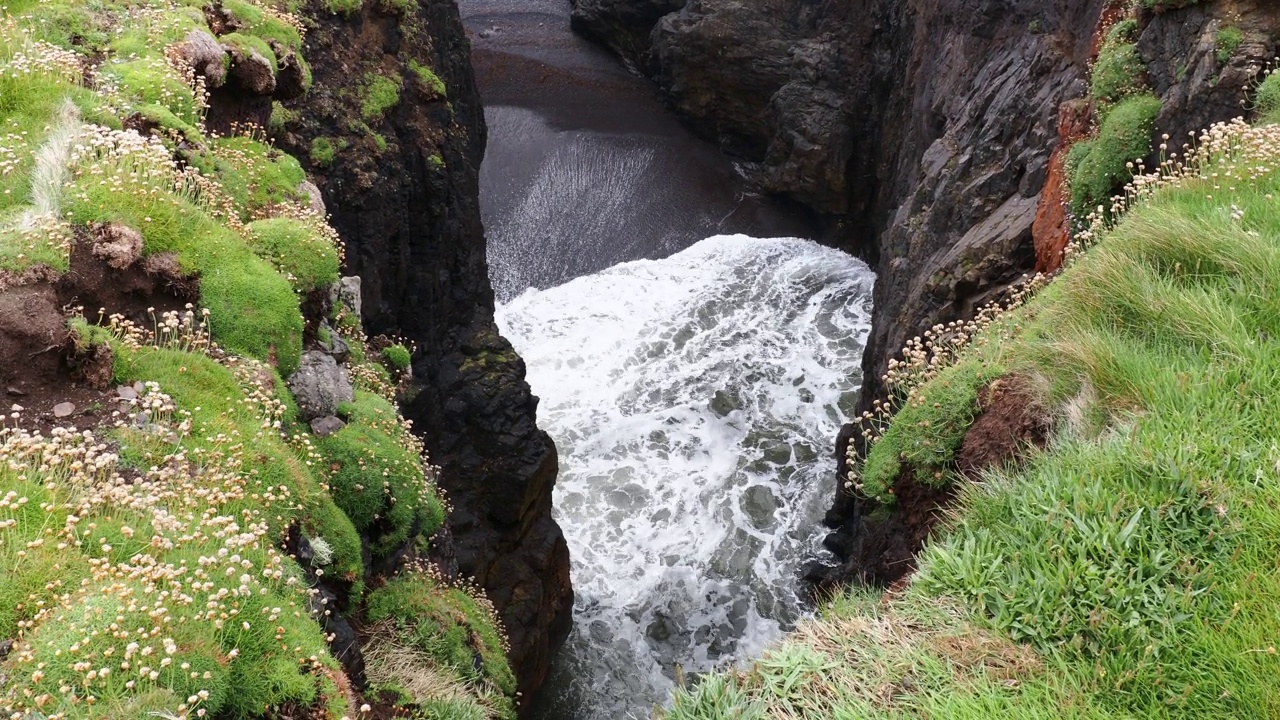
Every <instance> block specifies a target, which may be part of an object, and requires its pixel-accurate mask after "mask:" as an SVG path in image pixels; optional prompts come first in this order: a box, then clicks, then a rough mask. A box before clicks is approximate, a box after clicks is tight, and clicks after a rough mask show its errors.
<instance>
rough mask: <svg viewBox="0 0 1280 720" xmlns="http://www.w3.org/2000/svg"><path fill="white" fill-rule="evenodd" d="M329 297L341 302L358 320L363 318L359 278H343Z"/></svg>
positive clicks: (335, 285)
mask: <svg viewBox="0 0 1280 720" xmlns="http://www.w3.org/2000/svg"><path fill="white" fill-rule="evenodd" d="M329 295H330V297H332V298H333V299H335V300H340V301H341V302H342V304H343V305H346V306H347V309H349V310H350V311H351V312H352V314H354V315H355V316H356V317H357V318H359V317H361V307H360V278H359V277H357V276H351V277H344V278H342V279H341V280H339V281H338V282H337V283H335V284H334V286H333V289H332V290H330V292H329Z"/></svg>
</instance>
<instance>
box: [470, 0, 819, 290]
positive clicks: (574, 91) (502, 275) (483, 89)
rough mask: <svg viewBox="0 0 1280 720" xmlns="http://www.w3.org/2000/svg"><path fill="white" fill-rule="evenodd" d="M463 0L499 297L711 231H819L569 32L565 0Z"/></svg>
mask: <svg viewBox="0 0 1280 720" xmlns="http://www.w3.org/2000/svg"><path fill="white" fill-rule="evenodd" d="M459 4H460V7H461V9H462V15H463V20H464V23H465V24H466V27H467V30H468V34H469V36H470V38H471V43H472V53H473V58H474V62H475V66H476V75H477V80H478V82H479V86H480V94H481V97H482V99H483V101H484V104H485V117H486V119H487V121H488V125H489V144H488V150H487V154H486V156H485V162H484V164H483V166H482V167H481V171H480V206H481V212H482V214H483V216H484V222H485V229H486V232H487V234H488V238H489V266H490V271H489V274H490V277H491V279H492V280H493V285H494V290H495V291H496V293H497V295H498V300H499V301H500V302H505V301H507V300H509V299H511V298H513V297H514V296H516V295H518V294H519V293H520V292H522V291H523V290H525V289H526V288H529V287H536V288H547V287H552V286H555V285H559V284H561V283H563V282H565V281H567V280H570V279H573V278H575V277H579V276H582V275H587V274H590V273H593V272H596V271H599V270H602V269H604V268H607V267H610V266H613V265H615V264H617V263H619V262H625V261H628V260H638V259H658V258H663V257H667V256H669V255H672V254H674V253H676V252H678V251H680V250H683V249H685V248H687V247H689V246H691V245H693V244H694V243H695V242H697V241H699V240H702V239H703V238H706V237H709V236H712V235H719V234H736V233H741V234H745V235H751V236H755V237H812V236H813V234H814V233H813V228H812V226H811V224H810V222H809V221H808V218H807V217H806V216H805V215H804V214H803V213H802V212H800V211H799V210H798V209H797V208H795V207H792V206H790V205H789V204H784V203H782V202H781V201H778V200H775V199H772V198H767V197H761V196H760V195H758V194H755V193H752V192H750V191H748V190H747V188H746V185H745V183H744V182H743V180H742V178H741V177H740V176H739V174H738V171H737V169H736V168H735V166H734V163H733V162H732V161H731V160H730V159H729V158H727V157H725V156H724V155H722V154H721V153H720V152H719V151H718V149H717V148H716V147H715V146H714V145H712V144H711V143H708V142H706V141H703V140H701V139H698V138H696V137H694V136H693V135H691V134H690V133H689V132H688V131H687V130H686V129H685V128H684V127H683V126H682V125H681V124H680V122H679V121H678V120H676V118H675V117H674V116H673V115H672V114H671V113H670V112H668V111H667V110H666V108H665V107H664V106H663V104H662V102H661V100H660V99H659V98H658V96H657V94H656V91H655V90H654V89H653V87H652V86H651V85H650V84H649V83H648V82H647V81H645V80H643V79H641V78H639V77H636V76H634V75H631V74H630V73H628V72H627V71H626V70H624V69H622V67H621V66H620V65H619V64H618V63H617V62H616V61H615V60H614V58H613V56H612V55H610V54H609V53H608V52H607V51H605V50H603V49H601V48H599V47H597V46H595V45H593V44H591V43H589V42H587V41H586V40H583V39H581V38H579V37H578V36H576V35H574V34H573V33H572V32H571V31H570V30H569V3H568V0H460V3H459Z"/></svg>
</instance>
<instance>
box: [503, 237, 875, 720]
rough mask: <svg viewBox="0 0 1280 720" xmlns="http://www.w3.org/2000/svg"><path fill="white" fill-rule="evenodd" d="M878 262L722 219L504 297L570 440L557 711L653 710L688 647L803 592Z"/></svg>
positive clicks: (702, 650)
mask: <svg viewBox="0 0 1280 720" xmlns="http://www.w3.org/2000/svg"><path fill="white" fill-rule="evenodd" d="M873 280H874V277H873V275H872V273H871V271H870V270H869V269H868V268H867V266H866V265H865V264H863V263H862V262H860V261H858V260H856V259H854V258H852V257H850V256H848V255H845V254H843V253H840V252H837V251H834V250H830V249H827V248H823V247H821V246H819V245H817V244H815V243H812V242H809V241H805V240H797V239H768V240H763V239H755V238H748V237H745V236H740V235H738V236H717V237H713V238H709V239H707V240H704V241H702V242H700V243H698V244H696V245H694V246H693V247H691V248H689V249H687V250H685V251H683V252H680V253H678V254H676V255H674V256H671V257H669V258H666V259H664V260H658V261H638V262H631V263H624V264H621V265H617V266H614V267H612V268H609V269H607V270H604V271H602V272H599V273H596V274H594V275H589V276H585V277H580V278H577V279H575V280H573V281H570V282H568V283H566V284H564V285H561V286H558V287H554V288H551V289H548V290H543V291H538V290H529V291H526V292H525V293H524V294H522V295H520V296H519V297H517V298H515V299H513V300H512V301H511V302H509V303H507V304H506V305H504V306H502V307H500V308H499V310H498V322H499V324H500V326H501V329H502V331H503V333H504V334H505V335H506V336H507V337H508V338H510V339H511V341H512V343H513V344H514V345H515V347H516V348H517V350H519V351H520V353H521V354H522V355H523V357H524V359H525V361H526V363H527V364H528V377H529V382H530V384H531V385H532V387H533V390H534V393H535V394H537V395H538V396H539V397H540V398H541V402H540V404H539V407H538V421H539V424H540V425H541V426H542V427H543V428H545V429H546V430H547V431H548V432H549V433H550V434H551V436H552V437H553V438H554V439H555V441H556V444H557V447H558V448H559V452H560V479H559V481H558V484H557V488H556V496H555V512H556V519H557V520H558V521H559V523H560V526H561V527H562V528H563V529H564V532H565V535H566V537H567V539H568V542H569V548H570V554H571V556H572V561H573V581H574V588H575V591H576V593H577V603H576V605H575V608H574V615H575V617H574V621H575V625H574V630H573V633H572V635H571V637H570V639H569V642H568V645H567V647H566V648H565V650H564V651H563V652H562V654H561V658H560V661H559V668H558V669H559V673H560V676H561V688H560V694H561V695H562V696H563V697H562V698H561V701H560V705H561V707H560V709H559V712H557V713H556V714H557V716H567V717H574V718H610V719H611V720H616V719H617V718H620V717H627V716H629V715H633V716H635V717H648V714H649V711H650V709H651V707H652V705H653V704H654V703H660V702H662V701H663V700H664V699H665V698H666V695H667V693H668V692H669V691H670V689H671V687H672V678H673V677H674V674H675V668H676V666H677V665H679V666H680V667H681V668H683V670H684V671H685V672H686V673H697V672H702V671H706V670H708V669H711V668H712V667H715V666H717V665H722V664H725V663H728V662H732V661H735V660H738V659H741V658H743V657H745V656H749V655H751V654H753V653H758V652H759V651H760V650H761V649H762V648H763V646H764V645H765V644H767V643H768V642H769V641H771V640H773V639H775V638H776V637H778V635H779V634H780V633H781V631H782V629H783V628H785V627H787V626H789V625H790V624H791V623H793V622H794V621H795V619H796V618H797V617H798V616H799V614H800V613H801V612H802V606H801V602H800V598H799V587H798V585H799V583H798V577H797V576H798V570H799V566H800V565H801V563H803V562H804V560H805V559H806V558H808V557H812V556H813V555H814V554H816V553H818V552H820V547H819V544H820V540H821V527H820V525H819V523H818V520H819V519H820V518H821V516H822V513H823V511H824V510H825V508H826V506H827V505H828V504H829V502H830V499H831V495H832V491H833V487H834V482H835V478H834V467H835V462H834V459H833V458H832V455H833V450H834V447H833V445H834V438H835V436H836V433H837V432H838V430H839V427H840V425H841V424H842V423H843V422H844V421H845V419H846V418H847V417H848V416H849V414H850V413H851V412H852V410H853V406H854V403H855V401H856V394H857V390H858V388H859V384H860V381H861V378H860V376H859V374H858V368H859V367H860V360H861V355H862V349H863V346H864V345H865V343H866V338H867V335H868V333H869V331H870V310H871V288H872V283H873Z"/></svg>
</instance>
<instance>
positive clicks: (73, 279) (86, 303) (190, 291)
mask: <svg viewBox="0 0 1280 720" xmlns="http://www.w3.org/2000/svg"><path fill="white" fill-rule="evenodd" d="M76 234H77V237H76V242H75V244H73V245H72V247H71V269H70V270H69V271H68V272H67V273H66V274H65V275H63V276H62V277H61V278H59V280H58V285H57V288H58V301H59V303H60V304H61V305H62V306H64V307H68V308H70V307H77V306H78V307H83V308H84V313H85V316H86V317H88V318H90V319H91V320H92V319H95V318H96V317H97V313H98V311H99V310H100V309H102V310H105V311H106V312H107V313H108V314H111V313H119V314H121V315H123V316H124V317H126V318H128V319H130V320H132V321H133V322H135V323H138V324H139V325H142V326H143V327H151V326H152V324H153V323H154V322H155V319H156V318H158V317H159V316H160V315H161V314H162V313H164V312H167V311H170V310H174V311H181V310H183V309H184V308H185V307H186V304H187V303H195V302H197V301H198V300H199V298H200V283H199V281H198V280H197V279H196V278H194V277H190V276H183V275H182V272H181V270H180V269H179V268H178V262H177V259H176V258H175V257H174V256H173V255H171V254H169V253H160V254H157V255H151V256H148V257H145V258H144V257H142V254H141V243H140V242H139V245H138V248H137V251H136V252H133V253H130V252H129V251H128V250H127V249H124V248H122V244H123V243H122V242H121V241H119V240H118V239H117V236H118V234H120V229H119V226H110V225H108V226H102V227H98V228H94V229H93V230H92V231H89V230H86V229H80V230H78V231H77V233H76ZM153 315H154V317H152V316H153Z"/></svg>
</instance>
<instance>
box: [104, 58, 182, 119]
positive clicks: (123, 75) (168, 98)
mask: <svg viewBox="0 0 1280 720" xmlns="http://www.w3.org/2000/svg"><path fill="white" fill-rule="evenodd" d="M103 72H104V73H105V74H107V75H109V76H112V77H114V78H115V79H116V80H117V81H118V82H119V83H120V89H121V91H122V92H123V93H124V95H125V97H126V98H128V99H130V100H131V101H132V102H133V104H134V105H135V106H143V105H160V106H163V107H165V108H167V109H168V110H169V112H171V113H173V114H174V115H175V116H177V117H178V118H179V119H180V120H181V121H182V122H184V123H186V124H187V125H194V124H196V123H198V122H199V121H200V110H199V108H198V107H197V104H196V98H195V95H194V94H193V93H192V91H191V88H189V87H187V84H186V83H185V82H183V80H182V77H181V76H180V75H178V72H177V71H176V70H174V69H173V68H172V67H171V66H170V65H169V63H168V62H166V61H165V59H164V57H163V56H156V55H151V56H148V57H144V58H141V59H138V60H130V61H127V62H116V63H110V64H108V65H106V66H105V67H104V68H103Z"/></svg>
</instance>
